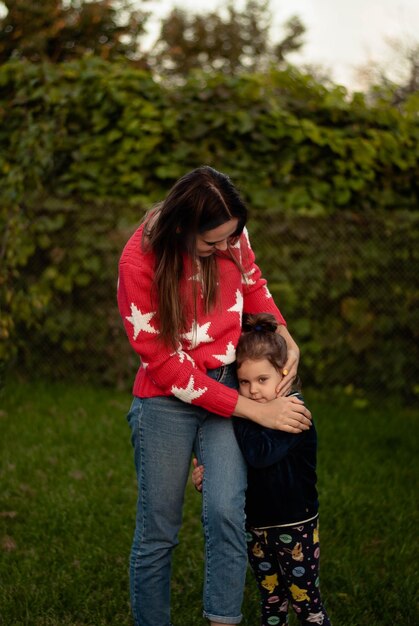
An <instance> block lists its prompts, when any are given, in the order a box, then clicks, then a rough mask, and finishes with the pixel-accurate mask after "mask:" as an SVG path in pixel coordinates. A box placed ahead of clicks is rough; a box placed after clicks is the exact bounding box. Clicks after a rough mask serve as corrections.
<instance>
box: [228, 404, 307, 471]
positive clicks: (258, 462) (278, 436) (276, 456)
mask: <svg viewBox="0 0 419 626" xmlns="http://www.w3.org/2000/svg"><path fill="white" fill-rule="evenodd" d="M293 395H296V394H293ZM297 397H299V398H300V399H301V400H302V399H303V398H302V397H301V396H300V395H298V396H297ZM234 432H235V435H236V438H237V441H238V444H239V446H240V449H241V451H242V454H243V456H244V458H245V459H246V462H247V463H248V464H249V465H250V466H251V467H256V468H262V467H269V466H270V465H273V464H274V463H278V461H281V460H282V459H283V458H284V457H285V456H286V455H287V454H288V453H289V451H290V450H291V449H292V448H293V447H294V446H295V445H297V443H298V438H299V437H301V435H302V433H298V434H294V433H287V432H284V431H282V430H274V429H272V428H264V427H263V426H259V424H256V423H255V422H252V421H250V420H245V419H242V418H239V417H236V418H234Z"/></svg>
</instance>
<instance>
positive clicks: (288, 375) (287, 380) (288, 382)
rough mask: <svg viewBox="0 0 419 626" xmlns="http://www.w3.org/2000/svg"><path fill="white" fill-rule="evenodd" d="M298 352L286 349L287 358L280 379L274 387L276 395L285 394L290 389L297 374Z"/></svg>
mask: <svg viewBox="0 0 419 626" xmlns="http://www.w3.org/2000/svg"><path fill="white" fill-rule="evenodd" d="M299 360H300V353H299V351H298V350H292V349H291V350H290V349H289V350H288V359H287V362H286V363H285V365H284V367H283V369H282V380H281V382H280V383H279V385H278V387H277V388H276V392H277V395H278V396H286V395H287V393H288V392H289V391H290V390H291V387H292V383H293V381H294V378H295V377H296V376H297V369H298V363H299Z"/></svg>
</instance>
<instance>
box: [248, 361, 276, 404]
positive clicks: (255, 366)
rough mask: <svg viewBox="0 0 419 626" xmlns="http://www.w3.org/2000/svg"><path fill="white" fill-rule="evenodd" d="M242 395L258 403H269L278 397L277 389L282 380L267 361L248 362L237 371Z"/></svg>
mask: <svg viewBox="0 0 419 626" xmlns="http://www.w3.org/2000/svg"><path fill="white" fill-rule="evenodd" d="M237 376H238V379H239V391H240V395H242V396H244V397H245V398H251V399H252V400H256V402H269V401H270V400H274V399H275V398H276V396H277V387H278V385H279V383H280V382H281V380H282V374H281V372H278V370H276V369H275V368H274V366H273V365H272V363H270V362H269V361H268V360H267V359H260V360H258V361H254V360H250V359H248V360H246V361H243V363H242V364H241V365H240V367H239V368H238V369H237Z"/></svg>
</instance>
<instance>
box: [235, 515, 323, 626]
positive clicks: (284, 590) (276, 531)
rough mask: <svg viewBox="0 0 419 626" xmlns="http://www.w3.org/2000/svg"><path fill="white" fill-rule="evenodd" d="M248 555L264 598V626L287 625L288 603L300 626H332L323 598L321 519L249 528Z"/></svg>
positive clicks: (262, 605)
mask: <svg viewBox="0 0 419 626" xmlns="http://www.w3.org/2000/svg"><path fill="white" fill-rule="evenodd" d="M247 551H248V557H249V563H250V565H251V567H252V569H253V573H254V575H255V578H256V581H257V583H258V587H259V592H260V595H261V608H262V617H261V626H277V625H282V624H287V623H288V605H289V602H291V605H292V608H293V609H294V611H295V613H296V615H297V618H298V620H299V622H300V623H301V624H304V625H305V626H312V625H313V624H321V625H322V626H330V621H329V618H328V617H327V613H326V610H325V608H324V606H323V603H322V600H321V597H320V588H319V557H320V546H319V526H318V518H316V519H314V520H311V521H309V522H306V523H305V524H299V525H298V526H281V527H280V528H279V527H278V528H267V529H265V530H263V529H258V528H247Z"/></svg>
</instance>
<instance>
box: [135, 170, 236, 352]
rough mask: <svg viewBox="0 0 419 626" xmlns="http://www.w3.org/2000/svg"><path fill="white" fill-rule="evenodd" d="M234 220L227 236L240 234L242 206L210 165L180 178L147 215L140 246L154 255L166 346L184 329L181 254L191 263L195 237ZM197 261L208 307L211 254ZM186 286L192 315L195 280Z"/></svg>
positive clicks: (213, 293)
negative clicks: (189, 295)
mask: <svg viewBox="0 0 419 626" xmlns="http://www.w3.org/2000/svg"><path fill="white" fill-rule="evenodd" d="M233 218H237V219H238V225H237V229H236V231H235V232H234V233H233V235H232V237H235V236H239V235H240V234H241V233H242V231H243V228H244V226H245V224H246V220H247V208H246V206H245V204H244V202H243V200H242V199H241V197H240V195H239V193H238V191H237V189H236V188H235V187H234V185H233V184H232V182H231V180H230V179H229V177H228V176H226V175H225V174H222V173H221V172H218V171H217V170H215V169H213V168H212V167H209V166H202V167H198V168H197V169H195V170H192V171H191V172H189V173H188V174H185V175H184V176H182V178H180V179H179V180H178V181H177V182H176V183H175V184H174V186H173V187H172V189H171V190H170V191H169V193H168V195H167V197H166V198H165V200H164V201H163V202H161V203H160V204H159V205H157V206H156V207H154V208H153V209H152V210H151V211H150V212H149V213H148V214H147V216H146V218H145V221H146V226H145V228H144V237H143V245H145V246H146V248H151V250H152V251H153V253H154V255H155V258H156V262H155V278H154V284H155V288H156V297H157V305H158V318H159V325H160V337H161V339H162V341H163V342H164V343H166V344H167V345H170V346H173V347H177V345H178V342H179V339H180V335H181V334H182V333H183V332H185V331H186V330H187V329H186V328H185V324H186V306H187V302H184V301H183V299H182V297H181V294H180V281H181V279H182V276H183V272H184V267H183V255H184V253H185V252H186V253H187V254H188V255H189V257H190V259H191V261H192V263H193V267H195V266H196V265H197V261H198V257H197V255H196V236H197V235H198V234H199V233H203V232H205V231H207V230H212V229H213V228H217V227H218V226H220V225H221V224H224V223H225V222H228V221H229V220H231V219H233ZM230 254H231V258H232V261H233V262H235V263H236V264H237V265H239V264H238V261H237V260H236V257H235V256H234V255H233V254H232V253H231V252H230ZM199 262H200V266H201V275H202V290H203V296H204V306H205V310H206V311H209V310H210V309H211V308H212V307H213V306H214V305H215V303H216V300H217V293H218V291H217V280H218V275H217V264H216V259H215V257H214V255H212V256H210V257H205V258H200V259H199ZM239 267H240V265H239ZM240 270H241V271H242V268H241V267H240ZM191 284H192V285H191V288H192V290H193V306H194V313H195V314H196V303H197V289H196V283H195V281H191ZM195 317H196V315H195Z"/></svg>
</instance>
